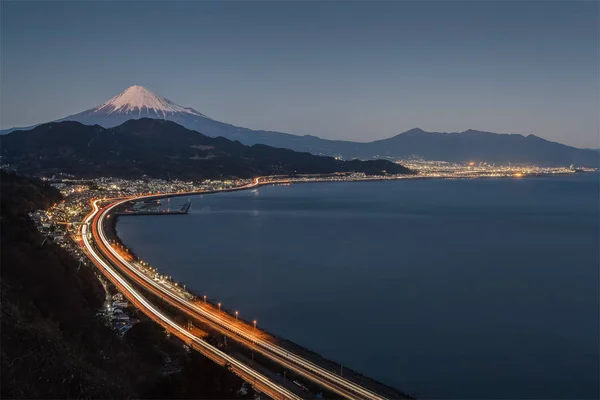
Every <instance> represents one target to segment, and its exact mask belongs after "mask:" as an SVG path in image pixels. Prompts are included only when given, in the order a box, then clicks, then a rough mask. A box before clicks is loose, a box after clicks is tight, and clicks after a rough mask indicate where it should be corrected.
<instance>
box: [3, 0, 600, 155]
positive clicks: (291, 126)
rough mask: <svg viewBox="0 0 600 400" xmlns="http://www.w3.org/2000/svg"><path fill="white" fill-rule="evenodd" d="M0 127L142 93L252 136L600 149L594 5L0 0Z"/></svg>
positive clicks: (596, 6) (43, 119)
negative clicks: (257, 132)
mask: <svg viewBox="0 0 600 400" xmlns="http://www.w3.org/2000/svg"><path fill="white" fill-rule="evenodd" d="M0 7H1V17H2V21H1V24H0V25H1V28H0V29H1V32H0V33H1V41H2V42H1V45H2V47H1V53H0V59H1V87H0V91H1V93H0V111H1V114H0V126H1V127H2V128H10V127H13V126H27V125H32V124H34V123H39V122H46V121H50V120H53V119H56V118H59V117H64V116H67V115H69V114H74V113H77V112H79V111H82V110H84V109H88V108H91V107H94V106H96V105H98V104H100V103H102V102H104V101H106V100H108V99H109V98H110V97H112V96H114V95H115V94H117V93H119V92H121V91H123V90H124V89H126V88H127V87H128V86H131V85H134V84H137V85H142V86H145V87H147V88H149V89H150V90H153V91H154V92H156V93H157V94H160V95H162V96H164V97H166V98H168V99H170V100H172V101H174V102H176V103H178V104H181V105H183V106H187V107H193V108H195V109H196V110H198V111H200V112H202V113H204V114H207V115H209V116H210V117H212V118H215V119H218V120H221V121H225V122H229V123H232V124H236V125H240V126H244V127H247V128H254V129H270V130H277V131H282V132H289V133H296V134H314V135H317V136H321V137H324V138H333V139H351V140H358V141H370V140H374V139H380V138H385V137H389V136H392V135H395V134H397V133H400V132H403V131H406V130H408V129H411V128H414V127H420V128H422V129H425V130H428V131H442V132H449V131H463V130H466V129H469V128H472V129H478V130H486V131H492V132H502V133H523V134H529V133H533V134H536V135H538V136H541V137H544V138H547V139H550V140H555V141H559V142H562V143H566V144H570V145H574V146H578V147H594V148H600V134H599V130H600V117H599V110H600V94H599V91H600V89H599V47H600V43H599V11H600V2H598V1H595V0H592V1H575V0H568V1H532V2H526V1H504V2H499V1H498V2H493V1H470V2H461V1H441V2H434V1H421V2H417V1H387V2H367V1H354V2H341V1H328V2H317V1H311V2H291V1H280V2H275V1H269V2H258V1H246V2H233V1H230V2H219V3H217V2H207V1H185V2H163V1H155V2H154V1H130V2H112V1H106V2H74V1H65V2H59V1H51V2H32V1H27V2H2V3H0Z"/></svg>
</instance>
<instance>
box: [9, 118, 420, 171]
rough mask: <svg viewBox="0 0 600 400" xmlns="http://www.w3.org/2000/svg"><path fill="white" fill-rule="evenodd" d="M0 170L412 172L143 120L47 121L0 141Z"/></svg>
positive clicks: (386, 163) (381, 163)
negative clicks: (3, 166)
mask: <svg viewBox="0 0 600 400" xmlns="http://www.w3.org/2000/svg"><path fill="white" fill-rule="evenodd" d="M0 151H1V155H2V163H3V164H9V165H11V166H12V167H16V168H17V169H18V170H19V171H21V172H23V173H30V174H38V173H45V174H51V173H68V174H73V175H77V176H81V177H98V176H115V177H124V178H135V177H139V176H141V175H148V176H150V177H156V178H180V179H206V178H224V177H227V178H231V177H238V178H252V177H255V176H258V175H278V174H319V173H333V172H362V173H365V174H369V175H376V174H388V173H389V174H402V173H412V171H410V170H409V169H407V168H405V167H403V166H401V165H399V164H395V163H392V162H390V161H386V160H370V161H358V160H354V161H341V160H336V159H334V158H332V157H323V156H315V155H312V154H310V153H300V152H296V151H293V150H289V149H280V148H274V147H270V146H266V145H263V144H256V145H253V146H247V145H244V144H242V143H240V142H237V141H231V140H229V139H227V138H224V137H217V138H211V137H208V136H205V135H203V134H201V133H199V132H196V131H192V130H189V129H187V128H185V127H183V126H181V125H178V124H176V123H175V122H172V121H168V120H162V119H154V118H142V119H132V120H129V121H127V122H125V123H124V124H122V125H119V126H117V127H114V128H108V129H106V128H103V127H101V126H99V125H93V126H89V125H83V124H81V123H80V122H76V121H64V122H50V123H47V124H42V125H40V126H38V127H36V128H34V129H32V130H29V131H14V132H11V133H9V134H7V135H4V136H0Z"/></svg>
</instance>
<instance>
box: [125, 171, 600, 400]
mask: <svg viewBox="0 0 600 400" xmlns="http://www.w3.org/2000/svg"><path fill="white" fill-rule="evenodd" d="M598 178H599V176H598V175H597V174H584V175H577V176H568V177H554V178H531V179H521V180H516V179H514V180H513V179H507V180H458V181H442V180H415V181H396V182H354V183H317V184H301V185H292V186H279V187H273V186H271V187H261V188H258V189H254V190H251V191H244V192H235V193H221V194H211V195H205V196H197V197H193V198H192V201H193V207H192V212H191V214H189V215H187V216H168V217H161V216H159V217H153V216H148V217H123V218H121V219H119V223H118V226H117V229H118V234H119V236H120V237H121V238H122V239H123V241H124V242H125V243H126V244H127V245H128V246H129V247H131V248H133V249H134V250H135V251H136V252H137V253H138V254H139V255H140V256H142V257H143V258H144V259H145V260H147V261H148V262H150V263H151V264H153V265H154V266H156V267H158V268H159V269H160V270H161V271H163V273H166V274H168V275H172V276H173V277H174V278H175V279H177V280H178V281H181V282H184V283H186V284H187V286H188V288H191V289H192V290H193V291H194V292H195V293H197V294H199V295H203V294H206V295H208V297H209V298H212V299H215V300H218V301H221V302H222V303H223V304H224V306H226V307H228V308H229V309H231V310H239V312H240V315H241V316H243V317H245V318H246V319H257V320H258V323H259V325H260V326H262V327H264V328H266V329H267V330H269V331H271V332H273V333H275V334H278V335H280V336H283V337H285V338H288V339H291V340H293V341H295V342H297V343H299V344H302V345H304V346H306V347H308V348H310V349H312V350H314V351H317V352H319V353H321V354H323V355H325V356H326V357H328V358H331V359H334V360H336V361H339V362H341V363H343V364H345V365H347V366H348V367H351V368H353V369H356V370H358V371H361V372H363V373H365V374H367V375H370V376H372V377H374V378H376V379H378V380H381V381H382V382H384V383H387V384H391V385H393V386H395V387H397V388H398V389H400V390H404V391H407V392H409V393H411V394H414V395H416V396H419V397H443V398H465V397H480V398H525V397H536V398H559V397H560V398H597V397H598V375H599V367H598V364H599V264H600V260H599V257H600V249H599V246H600V244H599V243H600V238H599V232H600V226H599V220H600V215H599V211H598V209H599V185H598ZM185 200H187V199H182V198H179V199H172V200H171V206H175V205H176V204H181V203H182V202H184V201H185Z"/></svg>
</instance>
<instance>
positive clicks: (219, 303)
mask: <svg viewBox="0 0 600 400" xmlns="http://www.w3.org/2000/svg"><path fill="white" fill-rule="evenodd" d="M220 312H221V303H219V313H220Z"/></svg>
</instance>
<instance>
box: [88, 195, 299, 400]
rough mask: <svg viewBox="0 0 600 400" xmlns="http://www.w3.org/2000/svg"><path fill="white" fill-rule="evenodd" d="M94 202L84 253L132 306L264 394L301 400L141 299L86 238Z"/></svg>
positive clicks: (95, 205) (96, 209)
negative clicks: (230, 368) (249, 382)
mask: <svg viewBox="0 0 600 400" xmlns="http://www.w3.org/2000/svg"><path fill="white" fill-rule="evenodd" d="M98 210H99V209H98V206H97V201H96V202H94V211H93V212H92V213H91V214H90V215H89V216H88V217H87V218H86V220H85V221H84V225H83V226H82V231H81V236H82V240H83V243H84V246H85V248H86V250H87V253H88V256H90V258H91V259H92V260H93V261H94V263H95V264H96V265H97V266H98V267H99V268H100V269H101V270H102V271H103V272H104V274H105V275H106V276H107V277H108V278H109V279H110V280H111V281H112V282H113V283H114V284H115V285H117V286H118V287H119V288H120V289H121V290H123V292H124V294H125V295H126V296H127V298H129V299H131V300H132V301H133V302H135V304H137V305H138V306H139V307H141V308H142V309H143V311H144V312H145V313H146V314H147V315H149V316H150V317H151V318H152V319H154V320H155V321H157V322H160V323H161V325H163V326H164V327H165V328H166V329H168V331H169V332H171V333H174V334H176V335H177V336H178V337H180V338H182V339H184V340H185V339H187V340H185V341H186V342H188V343H190V344H193V345H195V346H196V347H197V348H199V349H201V350H204V351H203V353H206V352H207V353H209V354H211V355H212V356H213V357H211V358H213V359H217V360H222V361H224V362H225V363H228V364H229V365H231V366H232V367H233V368H235V369H236V370H237V371H239V372H240V373H239V374H240V375H241V376H242V377H245V378H246V379H248V377H250V378H251V379H253V380H254V382H255V383H256V382H258V383H259V386H260V387H261V388H262V389H263V390H264V391H265V392H267V393H268V394H269V395H270V396H273V397H274V398H283V399H294V400H300V399H301V397H299V396H296V395H295V394H294V393H292V392H290V391H289V390H287V389H285V388H284V387H282V386H279V385H277V384H275V383H274V382H272V381H271V380H269V379H268V378H267V377H265V376H264V375H262V374H260V373H258V372H256V371H255V370H253V369H252V368H250V367H248V366H247V365H245V364H243V363H242V362H240V361H238V360H236V359H235V358H233V357H231V356H229V355H227V354H226V353H224V352H222V351H221V350H219V349H217V348H216V347H213V346H212V345H210V344H208V343H207V342H205V341H204V340H201V339H199V338H197V337H196V336H194V335H193V334H191V333H190V332H188V331H187V330H186V329H184V328H183V327H181V326H179V325H177V324H176V323H175V322H174V321H173V320H171V319H170V318H169V317H168V316H167V315H165V314H164V313H162V312H161V311H160V310H159V309H157V308H156V307H155V306H154V305H153V304H152V303H150V302H149V301H148V300H147V299H146V298H145V297H143V296H142V295H141V294H140V293H138V292H137V291H136V290H135V289H134V288H133V286H131V284H130V283H129V282H127V281H126V280H125V279H123V278H122V277H121V276H120V275H119V274H118V273H117V272H116V271H115V270H114V269H113V268H112V267H111V266H110V265H109V264H108V263H106V262H105V261H104V260H103V259H102V258H101V257H100V256H99V255H98V253H97V252H96V250H95V249H94V247H93V246H92V245H91V243H90V241H89V238H88V231H87V227H88V225H89V221H90V219H91V218H93V217H94V215H96V214H97V212H98Z"/></svg>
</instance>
